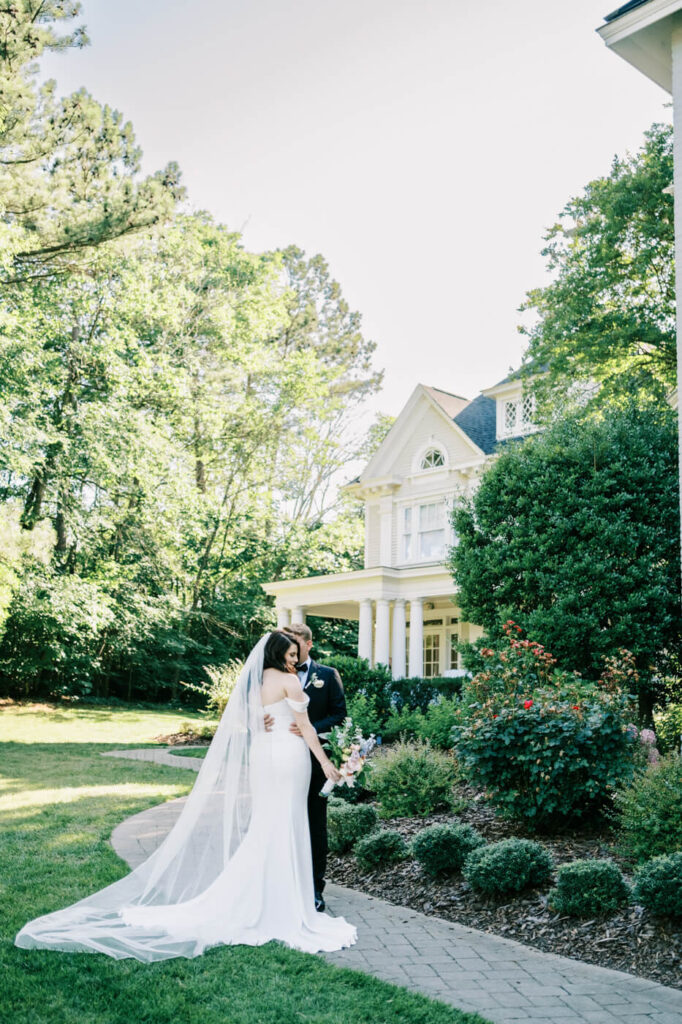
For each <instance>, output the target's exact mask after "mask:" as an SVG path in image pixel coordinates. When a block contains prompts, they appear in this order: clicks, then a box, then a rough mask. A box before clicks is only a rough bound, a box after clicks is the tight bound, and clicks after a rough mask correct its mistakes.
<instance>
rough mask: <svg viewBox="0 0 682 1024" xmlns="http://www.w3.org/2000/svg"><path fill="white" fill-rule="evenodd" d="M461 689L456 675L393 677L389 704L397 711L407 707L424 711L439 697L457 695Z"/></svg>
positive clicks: (460, 683) (459, 679)
mask: <svg viewBox="0 0 682 1024" xmlns="http://www.w3.org/2000/svg"><path fill="white" fill-rule="evenodd" d="M461 689H462V679H461V678H460V677H458V676H455V677H450V676H433V677H432V678H430V679H423V678H422V677H421V676H409V677H408V678H407V679H394V680H393V682H392V684H391V705H392V706H393V708H395V709H396V710H397V711H402V710H403V708H409V709H410V710H412V711H423V712H425V713H426V712H427V711H428V709H429V707H430V705H431V704H433V702H434V701H435V700H437V699H438V698H439V697H447V698H454V697H458V696H459V694H460V692H461Z"/></svg>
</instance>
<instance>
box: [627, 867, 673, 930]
mask: <svg viewBox="0 0 682 1024" xmlns="http://www.w3.org/2000/svg"><path fill="white" fill-rule="evenodd" d="M633 896H634V898H635V900H636V901H637V903H641V905H642V906H643V907H646V908H647V910H650V911H651V912H652V913H654V914H659V915H660V916H661V917H672V918H675V919H677V920H679V919H680V918H682V853H671V854H663V855H661V856H659V857H653V858H652V859H651V860H649V861H647V863H646V864H643V865H642V867H640V868H639V869H638V871H637V874H636V875H635V886H634V890H633Z"/></svg>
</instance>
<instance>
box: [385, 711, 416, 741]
mask: <svg viewBox="0 0 682 1024" xmlns="http://www.w3.org/2000/svg"><path fill="white" fill-rule="evenodd" d="M423 723H424V715H423V713H422V712H421V711H420V710H419V708H416V709H414V710H411V709H410V708H408V707H407V705H404V706H403V707H402V708H401V709H400V711H397V710H393V711H391V713H390V714H389V716H388V718H387V719H386V720H385V722H384V725H383V727H382V729H381V739H382V741H383V742H384V743H393V742H395V740H397V739H401V738H402V739H406V740H413V739H415V738H416V737H418V736H419V734H420V731H421V728H422V726H423Z"/></svg>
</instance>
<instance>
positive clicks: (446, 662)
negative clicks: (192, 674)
mask: <svg viewBox="0 0 682 1024" xmlns="http://www.w3.org/2000/svg"><path fill="white" fill-rule="evenodd" d="M533 410H534V406H533V400H532V397H531V396H530V395H526V396H525V397H524V395H523V391H522V385H521V381H520V379H519V378H518V377H517V376H515V375H512V376H510V377H507V378H505V379H504V380H503V381H500V383H499V384H496V385H495V386H494V387H492V388H488V389H487V390H485V391H483V392H482V393H481V394H480V395H479V396H478V398H475V399H474V400H473V401H468V400H467V399H466V398H460V397H459V396H458V395H453V394H450V393H449V392H447V391H441V390H440V389H439V388H433V387H426V386H425V385H422V384H418V385H417V387H416V388H415V390H414V391H413V393H412V395H411V396H410V399H409V401H408V402H407V405H406V406H405V408H404V409H403V410H402V412H401V413H400V415H399V416H398V418H397V420H396V421H395V423H394V424H393V426H392V427H391V430H390V431H389V433H388V435H387V436H386V438H385V439H384V441H383V443H382V444H381V446H380V447H379V449H378V450H377V451H376V453H375V454H374V457H373V458H372V460H371V461H370V463H369V464H368V465H367V467H366V468H365V469H364V470H363V472H362V473H361V474H360V476H359V478H358V479H357V480H356V481H354V482H353V483H352V484H349V485H347V489H348V490H349V491H351V492H352V493H353V494H355V495H356V496H357V497H358V498H360V499H362V500H363V501H364V503H365V567H364V569H360V570H357V571H356V572H346V573H338V574H334V575H329V576H312V577H308V578H307V579H298V580H280V581H278V582H273V583H266V584H264V585H263V587H264V590H265V591H266V593H267V594H270V595H272V596H274V598H275V607H276V611H277V623H278V625H279V626H285V625H288V624H289V623H290V622H303V621H305V616H306V614H310V615H321V616H325V617H330V618H345V619H356V620H359V636H358V656H359V657H362V658H367V659H369V660H370V661H372V662H374V663H377V662H379V663H383V664H385V665H390V666H391V669H392V673H393V676H394V678H396V679H399V678H401V677H403V676H405V675H413V676H422V675H423V676H426V677H431V676H436V675H448V674H453V673H455V672H457V671H459V669H460V666H459V664H458V659H457V650H456V643H457V640H458V639H459V638H461V639H463V640H474V639H476V637H478V636H480V634H481V633H482V630H481V628H480V627H478V626H476V625H474V624H473V623H469V622H464V621H463V620H462V617H461V615H460V612H459V609H458V607H457V595H456V591H455V588H454V585H453V581H452V577H451V575H450V573H449V572H448V570H447V568H446V567H445V565H444V559H445V558H446V555H447V550H448V548H449V547H450V545H451V544H452V543H453V542H454V540H455V538H454V537H453V536H452V530H451V527H450V523H449V518H450V517H449V509H450V507H451V505H452V501H453V499H454V497H455V496H456V495H458V494H464V495H468V494H471V493H472V491H473V490H474V489H475V487H476V486H477V483H478V480H479V478H480V475H481V472H482V470H483V468H484V467H485V465H486V463H487V461H488V460H489V459H490V458H491V457H492V456H493V455H494V453H495V451H496V450H497V448H498V447H499V445H500V444H503V443H504V442H505V441H506V440H508V439H509V438H512V437H519V436H522V435H523V434H526V433H529V432H530V431H531V430H533V429H534V428H533Z"/></svg>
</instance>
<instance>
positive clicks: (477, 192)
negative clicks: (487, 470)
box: [43, 0, 671, 415]
mask: <svg viewBox="0 0 682 1024" xmlns="http://www.w3.org/2000/svg"><path fill="white" fill-rule="evenodd" d="M617 6H618V0H570V2H566V0H563V2H561V3H560V2H558V0H516V2H514V3H510V2H509V0H488V2H487V3H483V2H476V0H116V2H115V3H114V2H112V0H84V3H83V14H82V18H81V21H82V22H83V23H84V24H85V25H86V26H87V28H88V31H89V35H90V38H91V45H90V46H89V47H87V48H86V49H84V50H82V51H67V52H66V53H64V54H54V55H49V56H48V57H47V58H45V59H44V61H43V69H44V72H45V73H46V74H47V75H49V76H50V77H53V78H55V79H56V80H57V83H58V87H59V90H60V92H62V93H67V92H71V91H72V90H74V89H77V88H80V87H81V86H85V87H86V88H87V89H88V91H89V92H90V93H92V95H93V96H94V97H95V98H96V99H98V100H99V101H101V102H105V103H109V104H110V105H111V106H113V107H115V108H116V109H117V110H120V111H122V112H123V114H124V115H125V116H126V118H129V119H130V120H131V121H132V123H133V126H134V128H135V132H136V136H137V139H138V142H139V144H140V145H141V147H142V149H143V151H144V169H145V171H146V172H150V173H151V172H153V171H155V170H157V169H159V168H161V167H162V166H164V165H165V164H166V163H167V162H168V161H170V160H175V161H177V162H178V163H179V164H180V167H181V169H182V172H183V181H184V184H185V186H186V187H187V189H188V192H189V201H190V205H191V207H192V208H194V209H205V210H209V211H210V212H211V213H212V214H213V215H214V217H215V218H216V220H218V221H219V222H221V223H224V224H226V225H228V226H229V227H230V228H232V229H233V230H239V231H241V232H242V233H243V238H244V244H245V246H246V247H247V248H248V249H250V250H252V251H261V250H269V249H274V248H278V247H284V246H286V245H290V244H296V245H298V246H300V247H301V248H302V249H304V250H305V251H306V252H307V253H308V254H309V255H311V256H312V255H313V254H315V253H321V254H322V255H323V256H324V257H325V259H326V260H327V261H328V263H329V266H330V270H331V273H332V275H333V276H334V277H335V278H336V280H338V281H339V283H340V284H341V287H342V290H343V293H344V295H345V297H346V299H347V300H348V302H349V304H350V306H351V308H352V309H355V310H358V311H359V312H360V313H361V314H362V323H363V331H364V333H365V336H366V337H368V338H370V339H372V340H373V341H374V342H376V345H377V349H376V355H375V363H376V366H377V367H378V368H383V369H384V371H385V376H384V387H383V390H382V393H381V395H379V396H378V397H377V398H375V399H373V400H372V402H371V410H372V411H374V410H377V411H378V410H381V411H383V412H386V413H390V414H393V415H396V414H397V413H398V412H399V411H400V409H401V407H402V406H403V405H404V403H405V402H406V401H407V399H408V397H409V395H410V393H411V392H412V390H413V388H414V386H415V384H416V383H418V382H419V383H423V384H427V385H432V386H435V387H440V388H442V389H444V390H446V391H451V392H454V393H456V394H460V395H463V396H465V397H467V398H470V399H472V398H474V397H475V396H476V395H477V394H478V393H479V391H480V390H481V389H482V388H485V387H489V386H491V385H493V384H495V383H496V382H497V381H498V380H500V379H501V378H503V377H504V376H505V375H506V374H507V372H508V370H509V368H510V367H514V366H517V365H518V364H519V361H520V359H521V355H522V352H523V348H524V340H523V336H522V335H520V334H519V331H518V326H519V324H520V323H522V322H523V318H522V316H521V314H520V313H519V312H518V307H519V305H520V304H521V303H522V301H523V299H524V296H525V293H526V291H527V290H529V289H531V288H534V287H537V286H539V285H542V284H543V283H546V282H547V280H548V277H547V275H546V271H545V265H544V260H543V258H542V256H541V254H540V253H541V249H542V246H543V240H542V239H543V234H544V232H545V231H546V229H547V228H548V227H549V226H550V225H551V224H553V223H555V222H556V220H557V217H558V214H559V212H560V211H561V209H562V208H563V206H564V205H565V203H566V202H567V201H568V199H569V198H570V197H571V196H573V195H575V194H577V193H579V192H580V191H581V189H582V188H583V187H584V185H585V184H586V183H587V182H588V181H590V180H592V179H593V178H595V177H599V176H601V175H604V174H607V173H608V171H609V168H610V165H611V161H612V159H613V157H614V155H616V154H619V155H623V154H624V153H625V152H627V151H630V152H634V151H636V150H637V149H638V148H639V146H640V145H641V143H642V140H643V133H644V131H645V130H646V129H647V128H648V127H649V125H650V124H651V123H652V122H653V121H669V120H671V109H670V108H669V107H668V106H667V103H668V100H669V97H668V96H667V94H666V93H665V92H663V90H661V89H660V88H659V87H658V86H656V85H654V84H653V83H652V82H650V81H649V80H648V79H646V78H644V77H643V75H642V74H641V73H640V72H638V71H636V70H635V69H634V68H632V67H630V66H629V65H628V64H626V63H625V62H624V61H623V60H622V59H621V58H619V57H618V56H616V55H615V54H614V53H612V52H611V51H609V50H608V49H607V48H606V47H605V45H604V43H603V42H602V41H601V39H600V37H599V36H598V35H597V34H596V31H595V30H596V28H597V27H598V26H599V25H601V24H602V23H603V17H604V15H606V14H608V13H609V12H610V11H611V10H613V9H614V8H615V7H617ZM526 316H527V314H526ZM311 386H312V387H314V382H311Z"/></svg>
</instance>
